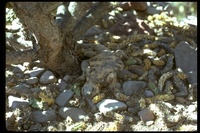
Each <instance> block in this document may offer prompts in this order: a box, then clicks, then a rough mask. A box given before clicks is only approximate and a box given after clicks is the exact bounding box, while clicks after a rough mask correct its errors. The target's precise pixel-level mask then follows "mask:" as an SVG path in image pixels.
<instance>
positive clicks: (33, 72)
mask: <svg viewBox="0 0 200 133" xmlns="http://www.w3.org/2000/svg"><path fill="white" fill-rule="evenodd" d="M44 71H45V69H44V68H37V69H35V70H31V71H29V73H30V76H31V77H38V78H39V77H40V76H41V75H42V73H43V72H44Z"/></svg>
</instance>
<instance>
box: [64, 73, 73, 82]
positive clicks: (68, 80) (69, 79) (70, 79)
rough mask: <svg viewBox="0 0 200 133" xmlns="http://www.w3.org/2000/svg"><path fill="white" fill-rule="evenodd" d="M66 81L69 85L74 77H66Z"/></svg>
mask: <svg viewBox="0 0 200 133" xmlns="http://www.w3.org/2000/svg"><path fill="white" fill-rule="evenodd" d="M63 80H64V81H66V82H67V83H69V82H71V81H72V76H70V75H65V77H64V78H63Z"/></svg>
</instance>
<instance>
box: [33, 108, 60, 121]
mask: <svg viewBox="0 0 200 133" xmlns="http://www.w3.org/2000/svg"><path fill="white" fill-rule="evenodd" d="M56 119H57V115H56V113H55V112H54V111H53V110H46V111H39V110H36V111H33V112H32V120H33V121H34V122H39V123H41V122H47V121H52V120H56Z"/></svg>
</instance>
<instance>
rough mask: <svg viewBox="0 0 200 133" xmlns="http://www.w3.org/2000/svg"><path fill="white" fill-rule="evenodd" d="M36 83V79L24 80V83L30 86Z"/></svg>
mask: <svg viewBox="0 0 200 133" xmlns="http://www.w3.org/2000/svg"><path fill="white" fill-rule="evenodd" d="M37 82H38V78H37V77H30V78H29V79H27V80H26V83H27V84H31V85H33V84H35V83H37Z"/></svg>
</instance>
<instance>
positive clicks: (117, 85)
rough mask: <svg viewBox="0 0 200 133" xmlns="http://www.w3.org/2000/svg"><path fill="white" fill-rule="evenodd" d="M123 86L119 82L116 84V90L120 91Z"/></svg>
mask: <svg viewBox="0 0 200 133" xmlns="http://www.w3.org/2000/svg"><path fill="white" fill-rule="evenodd" d="M121 87H122V86H121V84H120V83H119V82H116V89H118V90H120V89H121Z"/></svg>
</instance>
